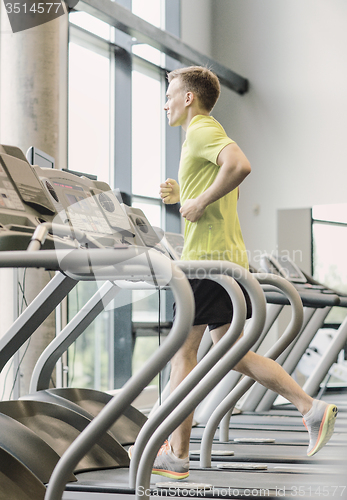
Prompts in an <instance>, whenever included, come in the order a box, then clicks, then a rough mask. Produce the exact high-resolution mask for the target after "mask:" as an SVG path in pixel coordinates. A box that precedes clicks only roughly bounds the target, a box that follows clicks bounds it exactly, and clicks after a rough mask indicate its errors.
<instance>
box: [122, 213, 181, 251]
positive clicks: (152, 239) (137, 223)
mask: <svg viewBox="0 0 347 500" xmlns="http://www.w3.org/2000/svg"><path fill="white" fill-rule="evenodd" d="M123 207H124V210H125V211H126V213H127V215H128V217H129V221H130V223H131V226H132V230H133V232H134V233H135V234H136V244H137V245H141V246H146V247H149V248H154V249H156V250H158V251H159V252H161V253H163V254H164V255H166V257H169V258H171V255H170V254H169V252H168V250H167V249H166V247H165V246H164V245H163V243H162V241H161V237H160V236H159V234H158V233H157V232H156V231H155V229H154V228H153V227H152V226H151V224H150V222H149V221H148V219H147V217H146V216H145V214H144V213H143V211H142V210H141V209H140V208H134V207H129V206H128V205H125V204H123Z"/></svg>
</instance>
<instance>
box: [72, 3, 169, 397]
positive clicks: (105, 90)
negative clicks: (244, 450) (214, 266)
mask: <svg viewBox="0 0 347 500" xmlns="http://www.w3.org/2000/svg"><path fill="white" fill-rule="evenodd" d="M164 6H165V1H164V0H148V1H146V2H143V0H132V11H133V13H134V14H136V15H137V16H139V17H141V18H143V19H145V20H146V21H147V22H150V23H152V24H154V25H155V26H157V27H161V28H164V22H163V20H164V14H165V10H164ZM117 35H118V33H117V32H116V30H115V29H114V28H113V27H111V26H109V25H107V24H106V23H104V22H102V21H100V20H98V19H96V18H94V17H92V16H90V15H89V14H86V13H84V12H72V13H71V14H70V43H69V110H68V112H69V137H68V144H69V147H68V168H69V170H71V171H77V172H83V173H87V174H93V175H96V176H97V178H98V180H101V181H105V182H108V183H109V184H110V186H111V188H118V187H119V186H117V185H113V179H115V178H117V169H124V162H121V161H119V159H118V162H117V164H115V160H114V158H115V141H116V136H115V130H117V129H118V130H119V129H120V128H121V127H122V124H123V121H124V120H127V119H129V117H130V118H131V141H129V144H131V151H129V154H128V156H129V157H130V156H131V185H130V186H129V187H128V188H127V190H126V191H127V192H129V193H130V194H131V198H132V205H133V206H134V207H137V208H140V209H141V210H143V212H144V213H145V215H146V216H147V218H148V220H149V221H150V223H151V224H152V225H153V226H157V227H161V228H163V229H165V216H164V215H165V214H164V209H165V207H164V206H163V204H162V203H161V200H160V198H159V184H160V183H161V182H162V180H163V179H165V156H166V155H165V148H166V138H165V119H166V117H165V112H164V110H163V107H164V102H165V92H166V82H165V76H166V75H165V71H164V70H163V69H162V67H163V62H164V61H165V56H164V55H163V54H162V53H160V52H159V51H157V50H155V49H153V48H152V47H150V46H148V45H146V44H138V43H137V42H136V41H135V40H134V39H133V40H132V41H131V42H130V46H131V49H130V53H131V57H132V62H131V65H130V66H129V81H131V104H130V105H129V108H128V109H127V110H125V112H126V113H129V117H126V116H125V115H124V110H123V111H122V116H121V115H120V113H119V111H118V112H117V109H116V104H115V101H116V97H117V95H118V96H119V95H123V94H122V92H123V91H124V89H122V88H120V87H117V84H118V83H117V82H119V80H117V78H116V77H115V74H116V71H117V48H116V45H115V43H116V42H115V40H117V39H118V38H117ZM121 38H123V39H124V35H122V37H121ZM122 50H123V49H122ZM122 71H124V66H122ZM126 71H128V70H126ZM126 90H127V91H128V89H126ZM115 124H116V125H115ZM122 147H123V145H122ZM124 147H125V146H124ZM117 153H118V154H119V147H118V150H117ZM118 158H119V157H118ZM118 171H120V170H118ZM118 178H119V176H118ZM98 286H101V283H92V282H88V283H79V284H78V285H77V287H76V288H75V289H74V290H73V291H72V292H71V293H70V294H69V297H68V320H70V319H71V318H73V317H74V315H75V314H76V313H77V312H78V311H79V310H80V309H81V307H83V305H84V304H85V303H86V302H87V301H88V300H89V299H90V298H91V297H92V295H93V294H94V293H95V292H96V291H97V289H98ZM164 303H165V293H164V292H161V295H160V297H159V292H158V291H157V290H153V291H150V292H148V291H141V290H139V291H136V292H133V295H132V306H131V307H132V312H131V317H132V324H133V325H135V326H134V328H136V325H138V324H141V332H142V334H141V335H139V336H138V337H137V336H136V337H135V338H134V356H133V366H132V369H133V371H134V372H135V371H137V370H138V369H139V367H140V366H141V365H142V364H143V362H144V361H145V360H146V359H148V357H149V356H150V355H151V354H152V353H153V351H154V350H155V349H156V348H157V347H158V342H159V340H158V335H157V334H156V333H155V332H154V333H153V331H154V330H155V327H156V325H157V324H158V321H159V320H160V321H164V320H165V307H164V305H163V304H164ZM159 306H160V311H161V312H162V315H161V318H160V319H159ZM129 307H130V306H129ZM113 323H114V314H113V311H112V307H110V308H109V310H105V311H104V312H103V313H102V314H100V315H99V316H98V317H97V319H96V320H95V321H94V322H93V323H92V324H91V325H90V326H89V328H87V329H86V331H85V332H84V333H83V334H82V335H81V336H80V337H79V338H78V340H77V341H76V342H75V343H74V344H73V345H72V346H71V347H70V348H69V351H68V384H69V385H70V386H78V387H88V388H96V389H100V390H108V389H112V388H113V387H114V385H113V374H114V369H115V366H114V365H115V359H114V352H115V346H114V335H115V325H114V324H113ZM146 325H148V327H147V326H146Z"/></svg>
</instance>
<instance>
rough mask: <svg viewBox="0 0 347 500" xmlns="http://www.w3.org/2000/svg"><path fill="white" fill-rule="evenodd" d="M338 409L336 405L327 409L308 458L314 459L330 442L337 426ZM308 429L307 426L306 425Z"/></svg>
mask: <svg viewBox="0 0 347 500" xmlns="http://www.w3.org/2000/svg"><path fill="white" fill-rule="evenodd" d="M337 411H338V410H337V407H336V406H335V405H329V406H327V407H326V409H325V412H324V415H323V419H322V422H321V424H320V428H319V433H318V438H317V441H316V444H315V445H314V447H313V448H312V450H311V451H309V452H307V456H308V457H312V455H314V454H315V453H317V452H318V451H319V450H320V449H321V448H323V446H324V445H325V444H326V443H327V442H328V441H329V439H330V438H331V436H332V434H333V432H334V426H335V420H336V415H337ZM304 423H305V422H304ZM305 427H306V424H305Z"/></svg>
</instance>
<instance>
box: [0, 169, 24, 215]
mask: <svg viewBox="0 0 347 500" xmlns="http://www.w3.org/2000/svg"><path fill="white" fill-rule="evenodd" d="M0 208H9V209H11V210H21V211H25V208H24V205H23V203H22V202H21V200H20V198H19V196H18V194H17V191H16V190H15V189H14V187H13V184H12V182H11V181H10V180H9V178H8V176H7V174H6V172H5V170H4V168H3V167H2V165H1V163H0Z"/></svg>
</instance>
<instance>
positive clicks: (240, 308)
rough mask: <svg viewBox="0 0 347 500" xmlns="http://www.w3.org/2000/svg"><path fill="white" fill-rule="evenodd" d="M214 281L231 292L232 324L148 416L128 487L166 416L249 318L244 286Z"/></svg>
mask: <svg viewBox="0 0 347 500" xmlns="http://www.w3.org/2000/svg"><path fill="white" fill-rule="evenodd" d="M211 278H212V279H213V280H214V281H216V282H217V283H219V284H220V285H221V286H223V287H224V288H225V290H226V291H227V293H228V294H229V295H230V298H231V301H232V303H233V310H234V311H235V313H234V315H233V318H232V323H231V325H230V327H229V329H228V331H227V332H226V334H225V335H224V337H223V339H221V341H220V342H218V344H217V345H216V347H215V348H214V349H211V350H210V351H209V352H208V353H207V354H206V356H204V358H203V359H202V360H201V361H200V362H199V363H198V364H197V366H196V367H195V368H194V369H193V370H192V371H191V372H190V373H189V375H187V376H186V378H185V379H184V380H183V381H182V382H181V383H180V385H179V386H178V387H177V388H176V389H175V390H174V391H173V392H172V393H171V394H170V395H169V396H168V397H167V398H166V399H165V401H164V402H163V403H162V404H161V406H159V407H158V408H157V410H156V411H155V412H154V413H153V414H152V415H151V416H150V417H149V419H148V420H147V422H146V423H145V424H144V426H143V427H142V429H141V430H140V432H139V434H138V436H137V438H136V441H135V445H134V447H133V449H132V453H131V461H130V469H129V487H130V488H135V485H136V474H137V469H138V465H139V462H140V459H141V456H142V453H143V450H144V449H145V447H146V444H147V443H148V441H149V439H150V437H151V436H152V435H153V433H154V431H155V430H156V429H157V427H158V426H159V425H160V424H161V422H163V421H164V419H165V418H166V417H167V416H168V415H169V414H170V413H171V412H172V411H173V410H174V409H175V408H176V407H177V405H178V404H180V402H181V401H182V400H183V399H184V398H185V397H186V396H187V395H188V394H189V393H190V392H191V391H192V389H194V387H195V386H196V385H197V384H198V383H199V382H200V380H201V379H202V378H203V377H204V376H205V375H206V373H208V371H209V370H210V369H211V368H212V367H213V366H214V365H215V364H216V363H217V361H218V360H219V359H221V357H222V356H224V354H225V352H226V351H227V350H228V349H230V347H231V346H232V345H233V343H234V342H235V341H236V340H237V339H238V337H239V335H240V334H241V332H242V329H243V327H244V324H245V321H246V303H245V299H244V295H243V293H242V291H241V288H240V287H239V285H238V284H237V282H236V281H235V280H233V279H232V278H231V277H229V276H213V277H211Z"/></svg>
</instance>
